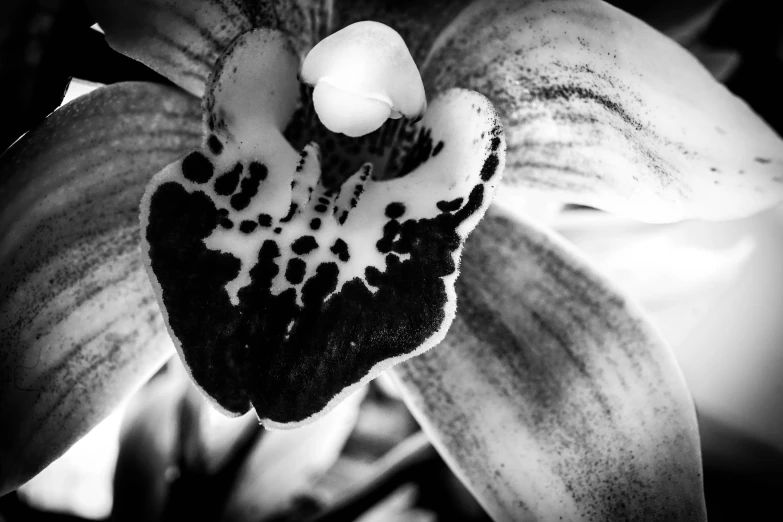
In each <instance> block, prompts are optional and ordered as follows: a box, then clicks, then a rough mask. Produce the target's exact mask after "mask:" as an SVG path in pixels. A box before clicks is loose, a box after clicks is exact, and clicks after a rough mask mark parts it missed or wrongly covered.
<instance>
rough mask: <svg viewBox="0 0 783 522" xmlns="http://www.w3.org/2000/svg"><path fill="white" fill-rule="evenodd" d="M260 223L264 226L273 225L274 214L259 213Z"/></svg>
mask: <svg viewBox="0 0 783 522" xmlns="http://www.w3.org/2000/svg"><path fill="white" fill-rule="evenodd" d="M258 224H259V225H261V226H262V227H264V228H268V227H271V226H272V216H270V215H269V214H259V215H258Z"/></svg>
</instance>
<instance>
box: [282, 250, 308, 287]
mask: <svg viewBox="0 0 783 522" xmlns="http://www.w3.org/2000/svg"><path fill="white" fill-rule="evenodd" d="M306 271H307V264H306V263H305V262H304V261H303V260H302V259H299V258H298V257H295V258H294V259H291V260H290V261H288V266H286V269H285V280H286V281H288V282H289V283H291V284H292V285H298V284H299V283H301V282H302V281H304V276H305V272H306Z"/></svg>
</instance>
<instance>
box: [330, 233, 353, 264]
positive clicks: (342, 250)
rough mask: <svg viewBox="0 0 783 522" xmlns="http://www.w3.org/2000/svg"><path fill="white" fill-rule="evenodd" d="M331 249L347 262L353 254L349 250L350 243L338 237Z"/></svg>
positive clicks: (341, 259)
mask: <svg viewBox="0 0 783 522" xmlns="http://www.w3.org/2000/svg"><path fill="white" fill-rule="evenodd" d="M330 250H331V251H332V254H334V255H336V256H337V258H338V259H339V260H340V261H343V262H346V261H348V260H349V259H351V254H350V253H349V252H348V244H347V243H346V242H345V241H343V240H342V239H339V238H338V239H337V241H335V242H334V245H332V248H330Z"/></svg>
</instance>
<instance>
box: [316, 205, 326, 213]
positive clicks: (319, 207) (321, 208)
mask: <svg viewBox="0 0 783 522" xmlns="http://www.w3.org/2000/svg"><path fill="white" fill-rule="evenodd" d="M314 210H315V211H316V212H319V213H321V214H323V213H324V212H326V205H316V206H315V209H314Z"/></svg>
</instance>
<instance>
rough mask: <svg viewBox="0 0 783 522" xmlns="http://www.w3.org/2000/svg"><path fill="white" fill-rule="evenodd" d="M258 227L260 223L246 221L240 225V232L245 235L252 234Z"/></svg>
mask: <svg viewBox="0 0 783 522" xmlns="http://www.w3.org/2000/svg"><path fill="white" fill-rule="evenodd" d="M257 226H258V223H256V222H255V221H248V220H244V221H242V222H241V223H240V224H239V231H240V232H242V233H244V234H250V233H251V232H252V231H254V230H255V229H256V227H257Z"/></svg>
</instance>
